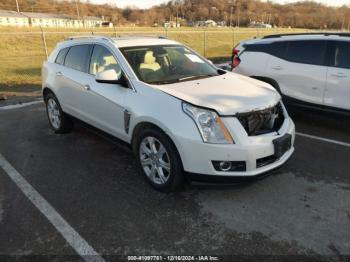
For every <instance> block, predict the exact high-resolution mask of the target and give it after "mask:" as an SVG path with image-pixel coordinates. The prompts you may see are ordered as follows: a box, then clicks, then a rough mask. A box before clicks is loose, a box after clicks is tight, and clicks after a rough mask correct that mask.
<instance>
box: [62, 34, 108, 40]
mask: <svg viewBox="0 0 350 262" xmlns="http://www.w3.org/2000/svg"><path fill="white" fill-rule="evenodd" d="M89 38H99V39H104V40H108V41H111V38H110V37H108V36H103V35H93V34H92V35H74V36H68V37H67V38H66V40H67V41H69V40H76V39H89Z"/></svg>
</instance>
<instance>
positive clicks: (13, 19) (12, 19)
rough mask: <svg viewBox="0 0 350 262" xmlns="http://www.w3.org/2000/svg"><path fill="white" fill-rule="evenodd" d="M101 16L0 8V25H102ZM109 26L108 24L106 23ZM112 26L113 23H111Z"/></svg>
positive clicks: (74, 26) (78, 26)
mask: <svg viewBox="0 0 350 262" xmlns="http://www.w3.org/2000/svg"><path fill="white" fill-rule="evenodd" d="M103 23H106V21H105V20H104V19H103V18H99V17H92V16H86V17H84V18H83V19H76V18H73V17H71V16H68V15H60V14H49V13H31V12H21V13H18V12H15V11H7V10H0V26H41V27H71V28H72V27H73V28H81V27H87V28H90V27H102V25H103ZM108 25H109V26H110V24H108ZM112 26H113V25H112Z"/></svg>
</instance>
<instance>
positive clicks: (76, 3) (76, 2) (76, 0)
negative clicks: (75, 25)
mask: <svg viewBox="0 0 350 262" xmlns="http://www.w3.org/2000/svg"><path fill="white" fill-rule="evenodd" d="M75 7H76V9H77V16H78V20H80V15H79V7H78V0H75Z"/></svg>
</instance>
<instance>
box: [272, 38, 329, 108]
mask: <svg viewBox="0 0 350 262" xmlns="http://www.w3.org/2000/svg"><path fill="white" fill-rule="evenodd" d="M284 43H285V48H286V49H285V53H283V48H282V49H281V50H280V54H278V55H273V56H272V57H271V59H270V61H269V65H268V67H267V75H268V76H269V77H270V78H272V79H274V80H276V81H277V83H278V84H279V87H280V89H281V92H282V93H283V95H285V96H288V97H291V98H295V99H298V100H301V101H304V102H309V103H315V104H322V103H323V94H324V90H325V87H326V76H327V66H326V59H325V57H326V50H327V41H323V40H296V41H287V42H284Z"/></svg>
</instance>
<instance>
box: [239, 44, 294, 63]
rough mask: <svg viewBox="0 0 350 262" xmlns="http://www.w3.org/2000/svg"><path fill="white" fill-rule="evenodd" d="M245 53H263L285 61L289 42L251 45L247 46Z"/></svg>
mask: <svg viewBox="0 0 350 262" xmlns="http://www.w3.org/2000/svg"><path fill="white" fill-rule="evenodd" d="M245 51H250V52H263V53H267V54H270V55H273V56H276V57H279V58H282V59H284V58H285V55H286V51H287V42H273V43H259V44H250V45H247V46H246V49H245Z"/></svg>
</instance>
